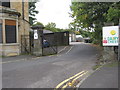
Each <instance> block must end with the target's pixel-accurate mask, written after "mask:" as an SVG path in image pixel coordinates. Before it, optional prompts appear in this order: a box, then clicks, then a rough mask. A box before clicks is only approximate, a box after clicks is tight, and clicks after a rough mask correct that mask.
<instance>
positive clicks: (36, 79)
mask: <svg viewBox="0 0 120 90" xmlns="http://www.w3.org/2000/svg"><path fill="white" fill-rule="evenodd" d="M97 54H98V50H97V49H96V48H95V47H93V46H92V45H90V44H84V43H72V44H71V45H70V46H68V47H66V48H64V49H63V50H61V52H60V53H59V54H58V55H53V56H45V57H40V58H35V59H29V60H16V61H14V62H10V61H8V62H6V63H5V62H4V59H3V62H4V63H3V64H2V86H3V88H55V87H56V86H57V85H58V84H59V83H61V82H62V81H64V80H65V79H67V78H69V77H71V76H73V75H75V74H77V73H79V72H81V71H91V70H92V66H94V65H95V61H96V59H97Z"/></svg>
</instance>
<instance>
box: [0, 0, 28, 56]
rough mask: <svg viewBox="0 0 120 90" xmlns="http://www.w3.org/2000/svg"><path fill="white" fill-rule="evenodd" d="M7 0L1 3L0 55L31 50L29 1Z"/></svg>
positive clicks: (16, 53) (13, 54)
mask: <svg viewBox="0 0 120 90" xmlns="http://www.w3.org/2000/svg"><path fill="white" fill-rule="evenodd" d="M7 1H8V2H2V3H1V5H0V55H1V56H15V55H20V53H22V52H25V51H29V30H30V26H29V11H28V2H23V3H22V0H17V2H10V1H11V0H7ZM26 1H27V0H26Z"/></svg>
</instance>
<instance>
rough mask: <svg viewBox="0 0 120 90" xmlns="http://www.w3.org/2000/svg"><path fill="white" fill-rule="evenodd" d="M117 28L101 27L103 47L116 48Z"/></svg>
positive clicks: (117, 41) (117, 39)
mask: <svg viewBox="0 0 120 90" xmlns="http://www.w3.org/2000/svg"><path fill="white" fill-rule="evenodd" d="M118 44H119V26H107V27H103V46H118Z"/></svg>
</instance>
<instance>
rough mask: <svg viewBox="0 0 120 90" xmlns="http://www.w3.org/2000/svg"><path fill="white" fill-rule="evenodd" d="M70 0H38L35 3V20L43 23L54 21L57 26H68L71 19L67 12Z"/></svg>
mask: <svg viewBox="0 0 120 90" xmlns="http://www.w3.org/2000/svg"><path fill="white" fill-rule="evenodd" d="M70 5H71V0H40V1H39V2H38V3H37V4H36V7H37V8H36V10H38V11H39V14H37V15H36V18H37V21H39V22H41V23H43V24H44V25H46V24H48V22H54V23H56V27H58V28H64V29H65V28H68V24H69V23H70V22H71V21H72V18H70V17H69V14H68V12H71V11H70V8H69V7H70Z"/></svg>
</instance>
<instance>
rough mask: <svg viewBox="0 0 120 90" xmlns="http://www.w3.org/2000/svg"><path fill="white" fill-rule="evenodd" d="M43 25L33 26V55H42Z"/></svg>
mask: <svg viewBox="0 0 120 90" xmlns="http://www.w3.org/2000/svg"><path fill="white" fill-rule="evenodd" d="M43 28H44V27H43V26H41V25H39V26H33V27H32V29H33V31H34V39H33V55H35V56H42V41H43V39H42V35H43Z"/></svg>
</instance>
